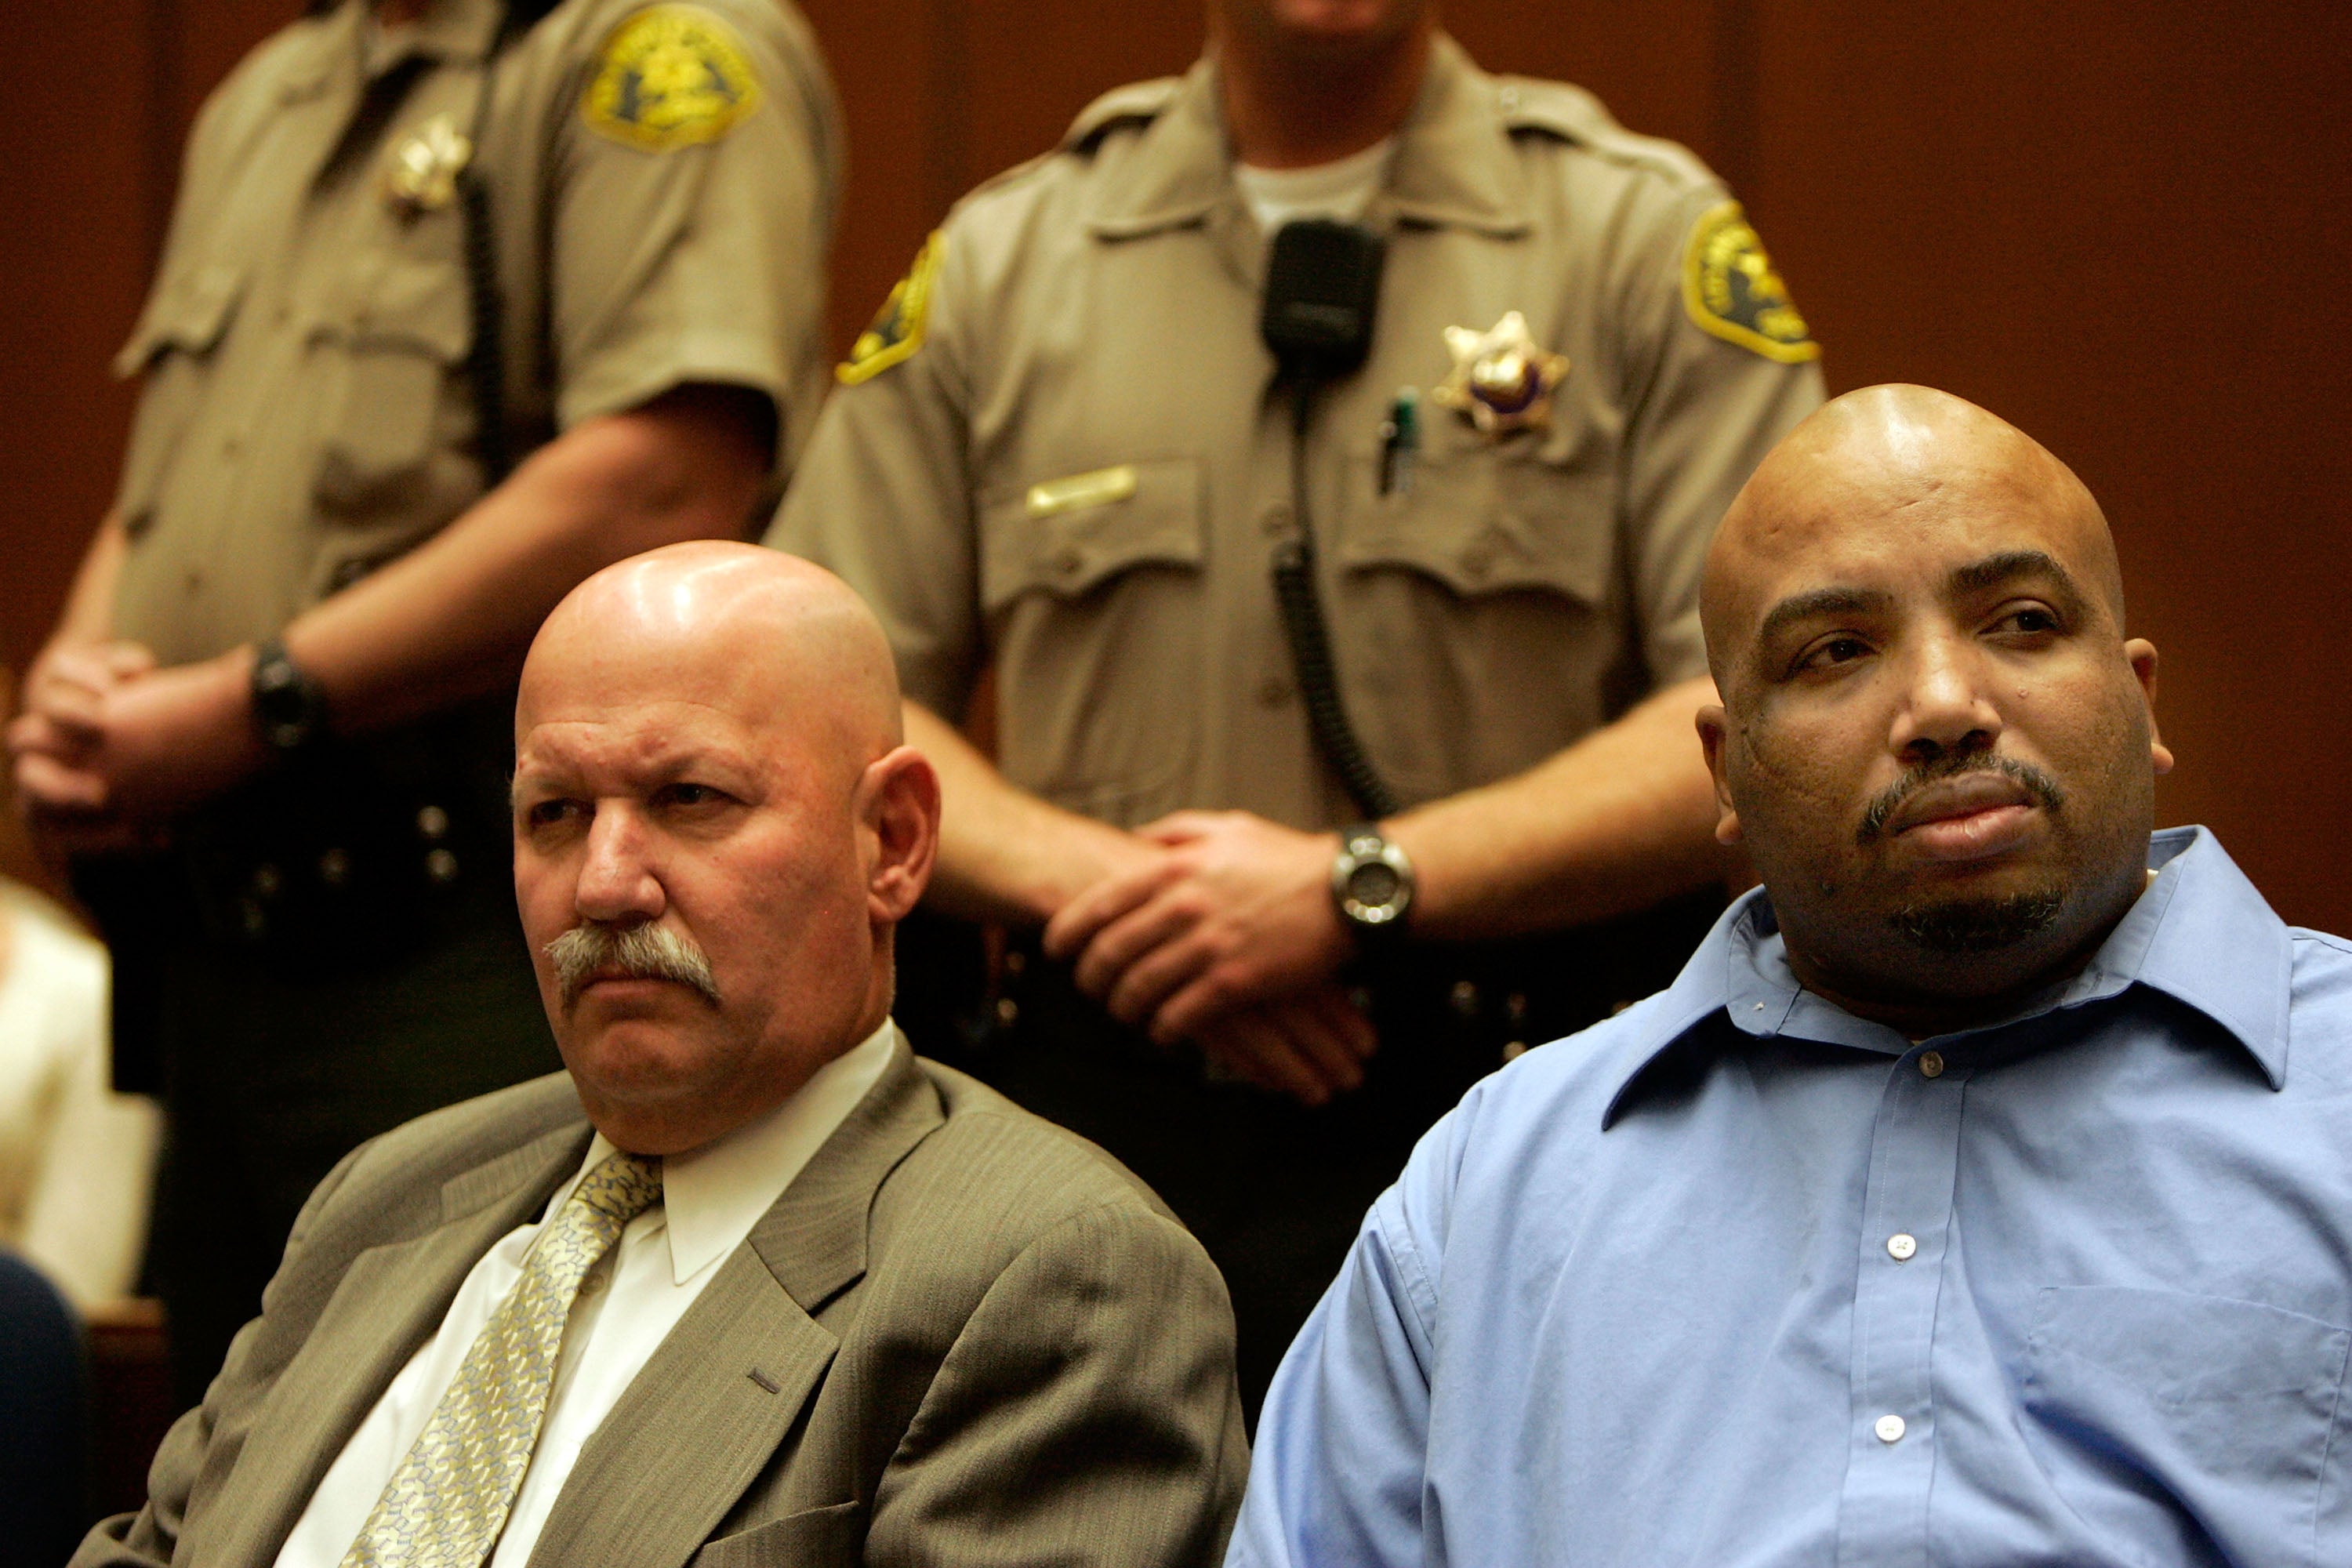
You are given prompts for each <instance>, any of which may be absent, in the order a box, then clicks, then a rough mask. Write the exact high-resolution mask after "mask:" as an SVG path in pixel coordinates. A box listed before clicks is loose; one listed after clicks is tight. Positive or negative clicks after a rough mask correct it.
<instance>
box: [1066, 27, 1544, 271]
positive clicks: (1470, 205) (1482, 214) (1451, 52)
mask: <svg viewBox="0 0 2352 1568" xmlns="http://www.w3.org/2000/svg"><path fill="white" fill-rule="evenodd" d="M1222 105H1223V96H1222V93H1221V90H1220V89H1219V86H1218V79H1217V67H1216V61H1215V60H1214V59H1213V58H1203V59H1202V60H1200V61H1198V62H1197V63H1195V64H1194V66H1193V67H1192V69H1191V70H1190V71H1188V72H1186V73H1185V75H1184V79H1183V81H1182V82H1181V84H1180V85H1179V86H1178V87H1177V89H1176V91H1175V93H1174V94H1173V96H1172V97H1171V99H1170V100H1169V101H1168V104H1167V107H1166V108H1165V109H1164V110H1161V111H1160V113H1159V114H1157V115H1155V116H1154V117H1153V118H1152V121H1151V123H1150V126H1149V127H1147V128H1146V129H1145V131H1144V132H1143V133H1142V135H1141V136H1140V137H1139V139H1138V140H1137V142H1136V146H1135V150H1134V152H1133V153H1131V154H1130V155H1129V158H1128V160H1127V162H1126V163H1125V165H1124V166H1123V167H1122V168H1121V170H1120V171H1119V177H1118V179H1117V180H1112V181H1106V182H1104V183H1103V186H1104V188H1103V189H1102V191H1101V193H1100V195H1098V197H1097V201H1096V203H1095V208H1094V211H1093V214H1092V215H1091V216H1089V218H1088V219H1087V227H1088V228H1089V229H1091V230H1092V231H1093V232H1094V233H1095V234H1097V235H1099V236H1102V237H1106V238H1114V239H1119V238H1128V237H1133V236H1137V235H1142V234H1150V233H1152V232H1154V231H1156V230H1159V229H1163V228H1171V227H1174V226H1179V225H1181V224H1186V223H1192V222H1194V221H1197V220H1199V219H1201V218H1202V217H1203V216H1206V215H1207V214H1208V213H1209V212H1210V211H1211V210H1212V209H1213V208H1214V207H1216V206H1217V205H1219V204H1221V203H1228V202H1231V203H1238V201H1239V199H1240V198H1239V195H1238V193H1237V192H1236V190H1235V188H1234V178H1233V151H1232V148H1231V146H1230V145H1229V143H1228V142H1227V140H1226V136H1225V128H1224V121H1223V107H1222ZM1373 213H1374V215H1375V216H1376V217H1377V216H1380V215H1383V214H1386V215H1393V216H1394V217H1395V218H1397V219H1401V220H1403V221H1406V222H1412V223H1419V224H1426V225H1433V226H1461V227H1466V228H1474V229H1477V230H1480V231H1482V232H1485V233H1490V234H1497V235H1509V234H1518V233H1523V232H1525V231H1526V229H1527V228H1528V225H1529V222H1530V219H1529V216H1528V202H1527V191H1526V183H1525V180H1524V177H1523V176H1522V174H1521V173H1520V169H1519V163H1518V160H1517V158H1516V157H1515V156H1513V154H1512V152H1511V131H1510V125H1509V123H1508V121H1507V120H1506V119H1505V118H1504V111H1503V108H1502V103H1501V99H1500V97H1499V89H1498V88H1497V86H1496V82H1495V79H1494V78H1492V77H1490V76H1488V75H1487V74H1486V72H1484V71H1482V70H1480V69H1479V68H1477V66H1476V65H1475V64H1473V63H1472V61H1471V59H1470V57H1469V55H1468V54H1466V53H1465V51H1464V50H1463V48H1462V46H1461V45H1459V44H1457V43H1455V42H1454V40H1453V39H1452V38H1450V37H1446V36H1445V35H1444V34H1442V33H1441V34H1439V35H1438V36H1437V37H1435V38H1434V39H1433V40H1432V43H1431V47H1430V58H1429V70H1428V74H1427V75H1426V76H1425V77H1424V78H1423V81H1422V86H1421V95H1420V97H1419V98H1418V99H1416V100H1414V103H1413V110H1412V114H1411V115H1409V116H1408V117H1407V118H1406V120H1405V122H1404V124H1403V125H1402V127H1400V128H1399V129H1398V132H1397V149H1396V157H1395V159H1394V160H1393V161H1392V162H1391V163H1390V165H1389V174H1388V185H1387V188H1386V189H1385V190H1384V191H1383V192H1382V193H1381V196H1380V198H1379V199H1378V200H1377V201H1376V202H1375V203H1374V205H1373Z"/></svg>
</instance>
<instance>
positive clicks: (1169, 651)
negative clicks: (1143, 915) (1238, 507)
mask: <svg viewBox="0 0 2352 1568" xmlns="http://www.w3.org/2000/svg"><path fill="white" fill-rule="evenodd" d="M1201 506H1202V480H1201V468H1200V464H1199V463H1198V462H1197V461H1196V460H1195V459H1192V458H1159V459H1153V460H1145V461H1138V462H1133V463H1121V464H1117V465H1114V466H1112V467H1109V468H1092V469H1085V470H1081V471H1077V472H1072V473H1066V474H1062V475H1059V476H1056V477H1054V478H1050V479H1041V480H1038V481H1036V482H1034V483H1031V484H1029V485H1027V486H1025V487H1024V488H1023V489H1018V490H1014V491H1013V492H1011V493H1009V494H1003V495H998V496H994V497H992V498H990V499H988V500H985V501H984V502H983V504H982V516H981V545H980V597H981V605H982V610H983V611H984V612H985V614H986V616H987V617H988V621H989V627H990V638H991V642H992V650H993V652H994V654H995V657H996V661H997V672H998V676H999V679H1000V681H1001V687H1000V689H1001V691H1002V692H1003V700H1002V701H1001V703H1000V706H999V710H998V712H999V724H1000V728H999V731H998V744H999V759H1000V761H1001V763H1002V764H1003V767H1004V769H1005V771H1006V773H1007V774H1008V775H1009V776H1010V777H1012V778H1013V780H1014V781H1015V782H1017V783H1019V784H1023V785H1024V787H1026V788H1029V789H1033V790H1036V791H1038V792H1039V793H1041V794H1043V795H1045V796H1046V798H1048V799H1050V800H1053V801H1054V802H1055V803H1056V804H1058V805H1064V806H1067V807H1069V808H1070V809H1071V810H1074V811H1081V812H1084V813H1086V814H1087V815H1089V816H1100V817H1104V818H1107V819H1109V820H1113V821H1130V820H1139V817H1138V816H1136V813H1137V812H1138V811H1139V810H1142V809H1144V808H1143V807H1141V806H1139V802H1143V801H1147V800H1150V801H1155V802H1156V801H1157V800H1158V799H1159V795H1158V794H1157V793H1156V792H1160V791H1161V790H1163V789H1164V787H1165V786H1166V785H1167V784H1168V783H1169V781H1170V780H1171V779H1172V778H1173V777H1174V776H1175V774H1176V773H1177V772H1178V771H1179V770H1180V769H1181V767H1182V766H1184V764H1185V763H1187V762H1188V761H1189V760H1190V759H1191V757H1192V755H1193V754H1194V752H1195V750H1196V748H1197V742H1198V734H1199V726H1200V722H1201V710H1202V707H1203V706H1204V704H1203V701H1202V682H1203V680H1204V679H1205V668H1206V664H1207V658H1206V655H1205V653H1204V649H1205V648H1206V647H1207V637H1208V636H1209V633H1208V632H1207V630H1206V629H1205V627H1204V626H1203V619H1204V616H1203V608H1202V600H1203V594H1202V563H1203V540H1202V535H1203V525H1202V514H1201ZM1161 809H1165V808H1164V806H1163V807H1162V808H1161ZM1148 815H1152V816H1156V815H1158V812H1157V811H1149V812H1148Z"/></svg>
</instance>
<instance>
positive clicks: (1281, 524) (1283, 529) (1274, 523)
mask: <svg viewBox="0 0 2352 1568" xmlns="http://www.w3.org/2000/svg"><path fill="white" fill-rule="evenodd" d="M1258 526H1259V527H1260V528H1262V529H1264V530H1265V531H1266V532H1267V533H1268V534H1270V535H1280V534H1285V533H1288V532H1289V531H1290V510H1289V509H1288V508H1287V507H1279V506H1278V507H1276V508H1275V509H1274V510H1272V511H1269V512H1267V513H1266V514H1265V517H1263V518H1261V519H1260V520H1259V521H1258Z"/></svg>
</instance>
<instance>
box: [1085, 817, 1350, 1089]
mask: <svg viewBox="0 0 2352 1568" xmlns="http://www.w3.org/2000/svg"><path fill="white" fill-rule="evenodd" d="M1138 837H1141V838H1143V839H1145V840H1146V841H1148V842H1150V843H1151V844H1154V845H1156V846H1158V847H1160V849H1161V850H1163V851H1164V853H1162V854H1160V855H1158V856H1155V857H1152V858H1149V859H1146V860H1144V861H1142V862H1141V863H1139V864H1137V865H1135V866H1132V867H1130V868H1126V869H1122V870H1120V871H1118V872H1115V873H1113V874H1112V875H1110V876H1108V877H1106V878H1104V879H1102V880H1101V881H1099V882H1097V883H1096V884H1095V885H1094V886H1092V887H1091V888H1088V889H1086V890H1085V891H1084V892H1082V893H1080V894H1079V895H1078V896H1077V897H1076V898H1074V899H1072V900H1070V901H1069V902H1068V903H1067V904H1066V905H1064V906H1063V907H1062V909H1061V910H1059V911H1058V912H1056V913H1055V916H1054V918H1053V919H1052V920H1051V921H1048V922H1047V924H1046V927H1045V952H1046V954H1047V955H1048V956H1049V957H1053V958H1056V959H1063V960H1075V967H1076V980H1077V984H1078V985H1079V987H1080V988H1081V989H1082V990H1084V991H1086V992H1087V994H1090V995H1093V996H1097V997H1099V998H1100V999H1101V1000H1102V1002H1103V1004H1104V1005H1105V1006H1106V1007H1107V1008H1108V1010H1109V1012H1110V1013H1111V1015H1112V1016H1114V1017H1117V1018H1118V1019H1119V1020H1120V1021H1121V1022H1124V1023H1128V1024H1132V1025H1138V1026H1143V1027H1145V1028H1147V1029H1148V1030H1149V1031H1150V1035H1151V1037H1152V1038H1154V1039H1156V1040H1158V1041H1160V1043H1162V1044H1171V1043H1173V1042H1175V1041H1177V1040H1180V1039H1191V1040H1193V1041H1195V1042H1196V1043H1198V1044H1199V1045H1200V1046H1201V1047H1202V1049H1203V1050H1204V1051H1206V1052H1207V1053H1208V1054H1209V1056H1210V1057H1211V1058H1212V1059H1213V1060H1215V1061H1217V1062H1219V1063H1220V1064H1222V1065H1223V1066H1224V1067H1226V1068H1229V1069H1231V1070H1233V1071H1234V1072H1235V1073H1237V1074H1239V1075H1240V1076H1242V1077H1244V1078H1245V1079H1249V1080H1251V1081H1253V1082H1255V1083H1256V1084H1258V1085H1259V1086H1260V1087H1262V1088H1265V1089H1274V1090H1276V1091H1277V1092H1281V1093H1286V1094H1289V1095H1291V1096H1293V1097H1294V1098H1296V1099H1297V1100H1302V1101H1304V1102H1305V1103H1307V1104H1309V1105H1319V1104H1321V1103H1323V1102H1324V1101H1325V1100H1328V1099H1329V1098H1330V1097H1331V1096H1332V1095H1333V1094H1335V1093H1339V1092H1342V1091H1345V1090H1347V1089H1353V1088H1354V1087H1356V1085H1357V1084H1359V1083H1360V1082H1361V1081H1362V1079H1363V1062H1364V1060H1365V1058H1368V1057H1370V1055H1371V1053H1372V1050H1373V1047H1374V1046H1375V1044H1376V1043H1377V1042H1376V1040H1375V1038H1374V1036H1373V1032H1372V1026H1371V1023H1370V1020H1369V1019H1367V1018H1366V1017H1365V1016H1364V1015H1363V1012H1362V1010H1361V1009H1360V1008H1359V1007H1357V1006H1356V1005H1355V1004H1354V1003H1353V1002H1352V1001H1351V1000H1349V996H1348V994H1347V993H1346V992H1345V991H1344V990H1343V989H1342V988H1341V987H1340V986H1339V984H1338V981H1337V979H1336V976H1337V975H1338V973H1339V967H1340V965H1341V964H1342V963H1345V962H1346V960H1347V958H1348V957H1349V952H1350V951H1351V947H1352V944H1351V942H1350V940H1349V935H1348V933H1347V931H1345V930H1343V929H1342V928H1341V926H1340V923H1339V915H1338V913H1337V911H1336V910H1334V909H1333V908H1332V905H1331V895H1330V871H1331V860H1332V857H1333V856H1334V854H1336V853H1337V851H1338V847H1339V846H1338V843H1337V841H1336V840H1335V839H1334V838H1333V837H1332V836H1331V835H1329V834H1312V833H1301V832H1298V831H1297V830H1296V829H1294V828H1288V827H1284V826H1280V825H1278V824H1276V823H1273V822H1269V821H1267V820H1266V819H1265V818H1264V817H1261V816H1252V815H1251V814H1249V813H1247V812H1241V811H1224V812H1204V811H1181V812H1177V813H1175V814H1174V815H1172V816H1166V817H1162V818H1161V819H1160V820H1159V821H1158V822H1154V823H1151V824H1150V825H1149V826H1145V827H1142V828H1140V829H1139V830H1138Z"/></svg>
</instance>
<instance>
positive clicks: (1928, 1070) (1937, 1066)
mask: <svg viewBox="0 0 2352 1568" xmlns="http://www.w3.org/2000/svg"><path fill="white" fill-rule="evenodd" d="M1919 1076H1920V1077H1922V1078H1941V1077H1943V1076H1944V1053H1943V1052H1941V1051H1929V1052H1927V1054H1926V1055H1925V1056H1923V1057H1921V1058H1919Z"/></svg>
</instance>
